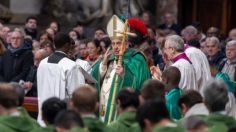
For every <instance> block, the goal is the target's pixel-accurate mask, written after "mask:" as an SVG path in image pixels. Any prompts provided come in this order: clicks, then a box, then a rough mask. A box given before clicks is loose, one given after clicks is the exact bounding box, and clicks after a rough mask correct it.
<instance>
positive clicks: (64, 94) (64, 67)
mask: <svg viewBox="0 0 236 132" xmlns="http://www.w3.org/2000/svg"><path fill="white" fill-rule="evenodd" d="M54 42H55V47H56V51H55V52H54V53H53V54H51V55H50V56H49V57H47V58H45V59H43V60H42V61H41V62H40V64H39V67H38V72H37V82H38V83H37V88H38V106H39V109H38V110H39V114H38V122H39V123H40V125H44V123H43V121H42V118H41V114H42V113H41V107H42V103H43V102H44V101H45V100H47V99H48V98H50V97H58V98H60V99H69V98H70V97H71V95H72V93H73V91H74V89H76V88H78V87H80V86H81V85H84V84H85V79H84V76H83V74H82V73H81V71H80V66H79V65H77V64H76V63H75V62H74V61H72V60H70V59H69V58H68V57H67V53H68V51H69V50H70V48H71V44H70V42H71V40H70V38H69V36H68V35H67V34H64V33H58V34H57V35H56V36H55V38H54Z"/></svg>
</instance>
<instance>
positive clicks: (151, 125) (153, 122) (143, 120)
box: [137, 99, 184, 132]
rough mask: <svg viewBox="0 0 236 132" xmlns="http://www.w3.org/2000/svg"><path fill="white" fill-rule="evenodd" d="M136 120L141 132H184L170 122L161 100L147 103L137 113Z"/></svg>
mask: <svg viewBox="0 0 236 132" xmlns="http://www.w3.org/2000/svg"><path fill="white" fill-rule="evenodd" d="M137 120H138V122H139V125H140V127H141V128H142V131H143V132H152V131H154V132H168V131H171V132H173V131H175V132H184V130H183V128H182V127H181V126H178V125H177V124H176V123H174V122H172V121H171V119H170V116H169V112H168V110H167V109H166V104H165V102H164V101H163V100H159V99H156V100H151V101H147V102H146V103H145V104H144V105H142V106H140V107H139V109H138V111H137Z"/></svg>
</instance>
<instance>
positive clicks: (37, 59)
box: [34, 49, 47, 66]
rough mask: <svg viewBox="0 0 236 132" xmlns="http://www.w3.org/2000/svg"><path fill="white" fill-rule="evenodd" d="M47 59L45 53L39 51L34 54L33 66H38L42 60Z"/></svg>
mask: <svg viewBox="0 0 236 132" xmlns="http://www.w3.org/2000/svg"><path fill="white" fill-rule="evenodd" d="M45 57H47V52H46V51H45V50H44V49H39V50H36V51H35V52H34V65H35V66H38V65H39V63H40V62H41V60H42V59H44V58H45Z"/></svg>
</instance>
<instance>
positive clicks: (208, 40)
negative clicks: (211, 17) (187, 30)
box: [206, 36, 221, 48]
mask: <svg viewBox="0 0 236 132" xmlns="http://www.w3.org/2000/svg"><path fill="white" fill-rule="evenodd" d="M209 42H212V43H214V44H217V46H218V47H219V48H220V47H221V45H220V40H219V39H218V38H217V37H215V36H212V37H208V38H207V39H206V44H207V43H209Z"/></svg>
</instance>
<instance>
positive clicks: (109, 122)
mask: <svg viewBox="0 0 236 132" xmlns="http://www.w3.org/2000/svg"><path fill="white" fill-rule="evenodd" d="M163 17H164V23H163V24H161V25H158V26H157V25H152V22H151V20H150V15H149V13H148V12H143V14H142V15H141V16H140V17H139V18H129V19H127V20H124V19H123V18H122V17H118V16H116V15H114V16H112V18H111V20H110V21H109V22H108V24H107V27H97V28H96V29H95V31H94V35H93V36H92V37H88V36H86V35H85V34H86V33H85V31H86V30H85V28H86V27H84V26H83V24H81V23H77V24H76V25H75V26H74V27H73V28H71V29H66V30H67V31H69V32H65V31H62V30H61V26H60V23H59V22H57V21H52V22H51V23H49V25H48V27H47V28H46V29H44V30H42V31H40V32H39V29H38V26H39V23H38V19H37V18H36V17H33V16H31V17H28V18H27V19H26V21H25V25H24V26H23V27H14V28H12V27H8V26H7V25H5V24H1V23H0V131H1V132H34V131H35V132H36V131H38V132H40V131H42V132H44V131H45V132H47V131H49V132H53V131H55V132H69V131H72V132H80V131H81V132H82V131H85V132H87V131H90V132H104V131H107V132H116V131H117V132H152V131H153V132H169V131H170V132H185V131H186V132H235V131H236V100H235V97H236V28H234V29H231V30H230V31H229V32H228V34H226V35H223V34H222V32H221V30H220V29H219V28H217V27H209V28H208V29H207V31H206V32H204V31H203V30H202V28H201V23H200V22H193V23H192V24H191V25H188V26H186V27H184V28H182V27H181V25H178V24H176V23H175V22H174V17H173V14H171V13H169V12H167V13H166V14H165V15H164V16H163ZM125 21H126V22H127V23H128V28H129V30H127V31H125V30H124V29H125V26H126V25H125V24H126V22H125ZM63 27H66V25H63ZM123 40H125V41H123ZM24 97H34V98H37V100H38V115H36V117H32V116H30V115H29V114H28V112H27V111H26V110H25V108H24V107H23V102H24Z"/></svg>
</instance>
